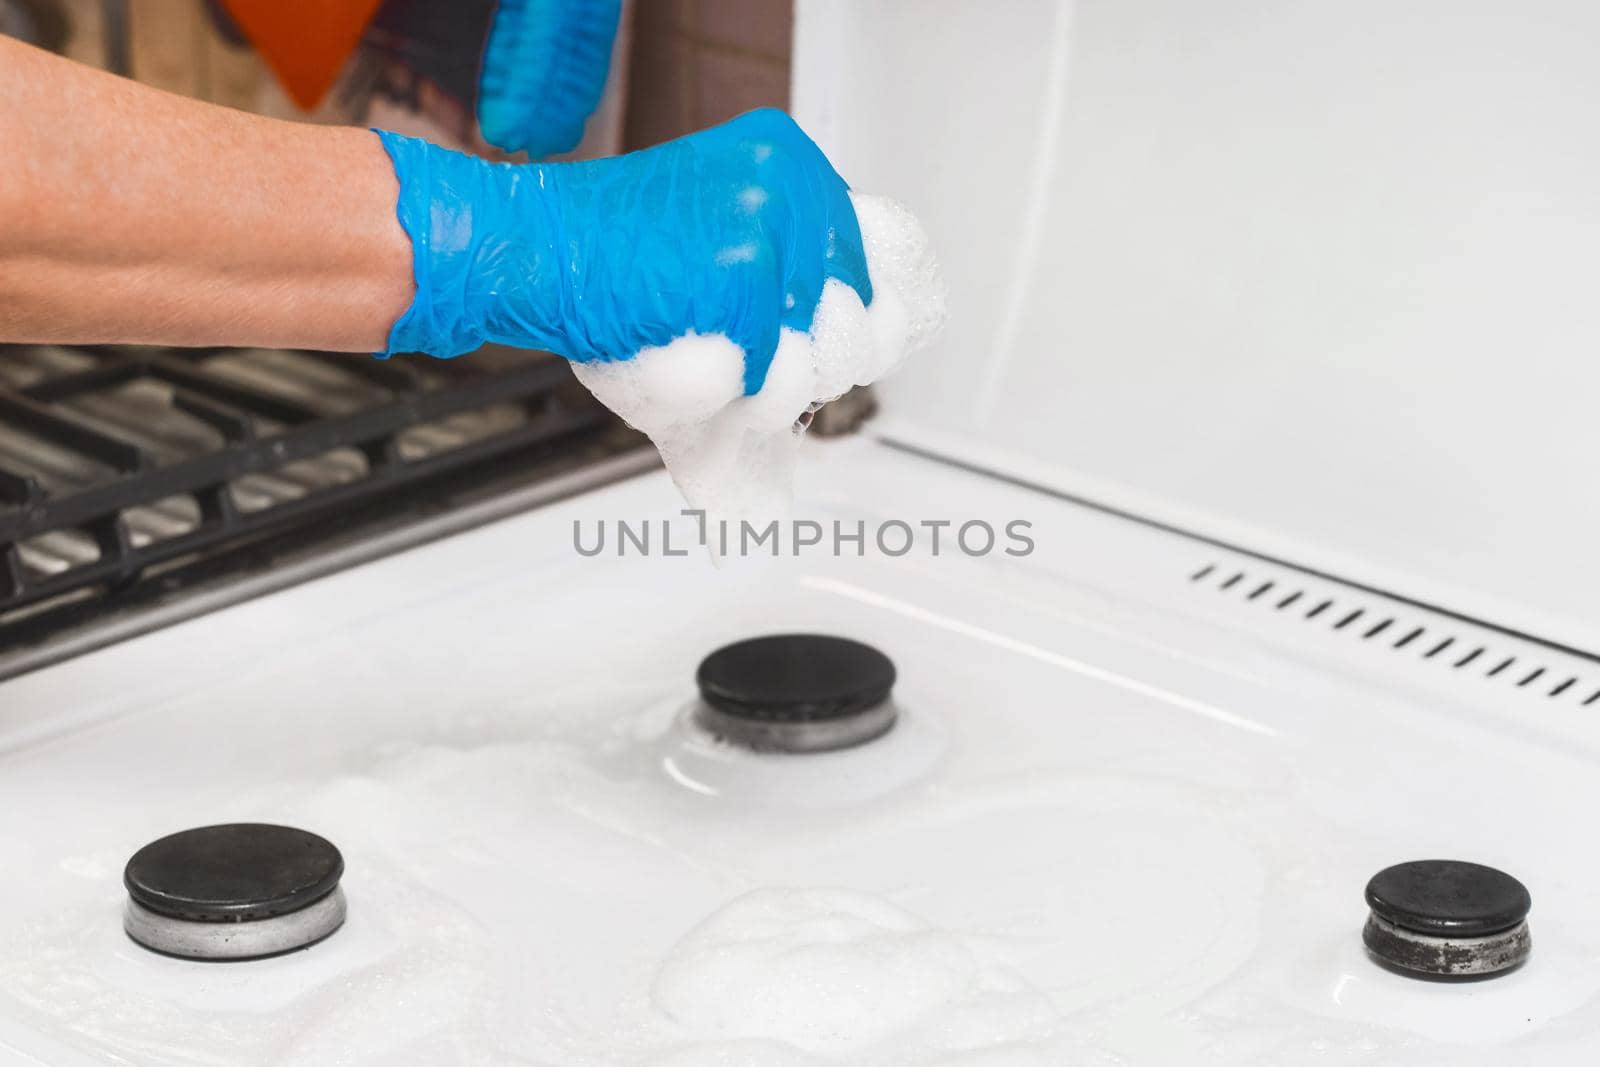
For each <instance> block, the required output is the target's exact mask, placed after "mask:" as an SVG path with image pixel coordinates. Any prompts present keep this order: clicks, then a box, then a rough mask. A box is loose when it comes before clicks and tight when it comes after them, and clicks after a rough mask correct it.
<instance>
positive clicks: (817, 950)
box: [652, 888, 1057, 1067]
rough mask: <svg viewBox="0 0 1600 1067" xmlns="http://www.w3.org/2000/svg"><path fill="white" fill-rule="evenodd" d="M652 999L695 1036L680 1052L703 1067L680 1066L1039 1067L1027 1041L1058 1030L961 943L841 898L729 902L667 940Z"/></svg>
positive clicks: (807, 893) (887, 907) (1027, 991)
mask: <svg viewBox="0 0 1600 1067" xmlns="http://www.w3.org/2000/svg"><path fill="white" fill-rule="evenodd" d="M652 992H653V1000H654V1001H655V1004H656V1006H657V1007H658V1008H660V1009H661V1010H662V1011H663V1012H665V1013H666V1014H667V1015H669V1016H671V1017H672V1018H673V1019H674V1020H676V1021H677V1022H678V1023H679V1024H681V1025H682V1026H684V1027H685V1028H686V1029H687V1030H688V1031H689V1032H690V1033H692V1034H693V1035H694V1036H695V1037H696V1038H697V1039H699V1040H698V1043H697V1044H694V1045H691V1046H689V1047H690V1048H692V1049H696V1050H697V1051H698V1055H699V1056H701V1057H707V1058H697V1059H692V1060H687V1061H685V1062H692V1063H702V1062H704V1063H713V1062H731V1061H723V1060H718V1059H711V1058H708V1057H709V1056H710V1054H711V1053H712V1052H713V1051H714V1050H717V1049H720V1048H730V1047H732V1048H737V1047H740V1046H741V1045H743V1047H744V1057H743V1058H742V1059H740V1060H739V1062H741V1063H743V1064H746V1065H750V1064H761V1065H767V1064H771V1065H774V1067H776V1065H778V1064H789V1063H795V1064H800V1063H805V1064H810V1063H813V1062H821V1063H850V1064H857V1063H873V1064H883V1063H891V1062H892V1063H896V1064H923V1063H934V1062H938V1063H953V1062H956V1058H955V1057H958V1056H959V1055H960V1054H962V1053H970V1054H977V1053H980V1052H981V1053H985V1054H987V1055H990V1056H994V1057H996V1058H995V1059H993V1060H992V1061H991V1060H988V1059H984V1060H981V1061H980V1060H973V1061H971V1062H974V1063H977V1062H985V1063H987V1062H994V1063H1000V1062H1002V1059H1001V1057H1004V1062H1008V1063H1015V1064H1024V1063H1026V1064H1039V1065H1042V1064H1044V1063H1046V1062H1049V1061H1048V1060H1047V1059H1045V1058H1044V1054H1043V1051H1042V1050H1041V1049H1040V1048H1038V1047H1036V1043H1037V1042H1040V1041H1041V1040H1045V1039H1048V1038H1049V1037H1050V1036H1051V1035H1052V1032H1053V1030H1054V1028H1055V1025H1056V1022H1057V1019H1056V1016H1055V1012H1054V1009H1053V1008H1052V1007H1051V1005H1050V1003H1049V1001H1048V1000H1047V999H1046V998H1045V997H1044V996H1043V995H1042V994H1040V993H1038V992H1037V991H1036V990H1033V989H1031V988H1030V987H1028V986H1027V985H1026V984H1025V983H1022V982H1020V981H1019V980H1017V979H1016V978H1015V977H1014V976H1013V975H1010V974H1009V973H1006V972H1003V971H998V970H996V969H995V968H994V967H993V966H992V965H990V964H988V963H986V962H985V960H984V959H983V958H982V956H981V954H980V953H979V952H978V951H977V950H976V948H975V947H974V946H973V945H972V944H970V943H969V942H968V940H967V939H965V938H963V937H961V936H960V935H958V934H956V933H953V932H951V931H948V930H941V929H938V928H935V927H933V926H930V925H929V924H928V923H926V922H924V921H922V920H921V919H919V918H917V917H916V916H914V915H912V914H910V913H909V912H907V911H904V910H903V909H901V908H900V907H898V906H896V905H895V904H893V903H891V902H889V901H888V900H885V899H883V898H882V897H879V896H875V895H872V894H869V893H861V892H855V891H850V890H843V889H776V888H771V889H758V890H755V891H754V892H750V893H746V894H745V895H743V896H741V897H738V898H737V899H735V900H733V901H732V902H731V903H729V904H728V905H726V906H725V907H723V908H722V909H721V910H719V911H718V912H716V913H715V914H714V915H712V916H711V917H710V918H709V919H707V920H706V921H705V922H703V923H702V924H701V925H700V926H698V927H696V928H695V929H694V930H693V931H691V932H690V933H689V934H688V935H687V936H685V937H684V938H683V940H682V941H681V942H679V944H678V945H677V947H676V948H675V949H674V950H673V951H672V953H671V954H670V955H669V956H668V957H667V959H666V961H665V962H664V963H663V965H662V967H661V969H660V971H659V973H658V975H657V977H656V981H655V986H654V989H653V991H652ZM725 1043H726V1044H725ZM810 1057H819V1058H820V1059H817V1060H813V1059H811V1058H810ZM947 1057H949V1058H947ZM960 1062H962V1063H966V1062H968V1060H966V1059H961V1060H960Z"/></svg>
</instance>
